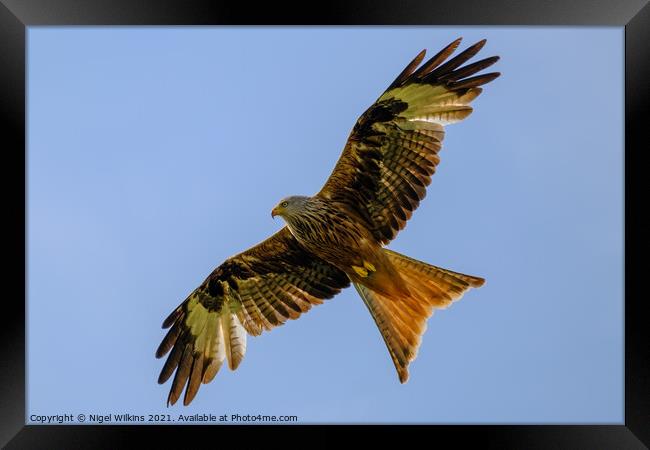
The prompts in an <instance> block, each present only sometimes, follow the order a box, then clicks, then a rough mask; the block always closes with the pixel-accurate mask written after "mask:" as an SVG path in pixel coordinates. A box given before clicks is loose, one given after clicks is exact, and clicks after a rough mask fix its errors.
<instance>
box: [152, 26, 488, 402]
mask: <svg viewBox="0 0 650 450" xmlns="http://www.w3.org/2000/svg"><path fill="white" fill-rule="evenodd" d="M459 44H460V39H457V40H456V41H454V42H452V43H451V44H449V45H448V46H447V47H445V48H444V49H442V50H441V51H440V52H438V53H437V54H436V55H435V56H433V57H432V58H431V59H429V60H428V61H427V62H425V63H424V64H423V65H422V66H420V67H419V68H418V66H419V65H420V63H421V62H422V60H423V59H424V54H425V52H424V51H422V52H420V53H419V54H418V55H417V56H416V57H415V59H414V60H413V61H412V62H411V63H410V64H409V65H408V66H407V67H406V68H405V69H404V70H403V71H402V72H401V73H400V74H399V75H398V77H397V78H396V79H395V81H393V83H391V84H390V85H389V87H388V89H387V90H386V91H385V92H384V93H383V94H382V95H381V96H380V97H379V98H378V99H377V101H376V102H375V103H374V104H373V105H372V106H370V108H368V109H367V110H366V111H365V112H364V113H363V114H362V115H361V117H360V118H359V120H358V121H357V122H356V124H355V125H354V128H353V129H352V132H351V133H350V136H349V138H348V141H347V143H346V145H345V148H344V150H343V154H342V155H341V157H340V158H339V161H338V163H337V164H336V167H335V168H334V171H333V172H332V174H331V176H330V177H329V179H328V180H327V181H326V182H325V185H324V186H323V188H322V189H321V190H320V192H318V193H317V194H316V195H314V196H312V197H303V196H293V197H288V198H286V199H284V200H282V201H281V202H280V203H279V204H278V205H277V206H276V207H275V208H274V209H273V212H272V214H273V215H274V216H275V215H279V216H281V217H282V218H283V219H285V221H286V222H287V226H286V227H285V228H283V229H282V230H280V231H279V232H277V233H276V234H274V235H273V236H271V237H270V238H268V239H267V240H265V241H264V242H262V243H260V244H258V245H256V246H254V247H252V248H250V249H248V250H246V251H245V252H243V253H240V254H239V255H236V256H233V257H231V258H228V259H227V260H226V261H225V262H224V263H223V264H221V265H220V266H219V267H217V268H216V269H215V270H214V271H213V272H212V273H211V274H210V275H209V276H208V277H207V278H206V280H205V281H204V282H203V283H202V284H201V285H200V286H199V287H198V288H196V289H195V290H194V291H193V292H192V293H191V294H190V296H189V297H188V298H187V299H186V300H185V301H184V302H183V303H182V304H181V305H180V306H179V307H178V308H176V309H175V310H174V311H173V312H172V313H171V314H170V315H169V317H168V318H167V319H166V320H165V321H164V323H163V327H165V328H169V331H168V333H167V335H166V336H165V338H164V339H163V341H162V342H161V344H160V346H159V347H158V350H157V352H156V357H158V358H161V357H163V356H164V355H166V354H167V353H168V352H170V351H171V353H170V355H169V356H168V358H167V360H166V362H165V364H164V366H163V368H162V371H161V373H160V376H159V379H158V382H159V383H164V382H165V381H167V380H168V379H169V378H170V377H171V376H172V375H173V374H174V373H175V375H174V379H173V381H172V385H171V389H170V392H169V396H168V404H169V403H170V404H174V403H175V402H176V401H177V400H178V399H179V398H180V395H181V394H182V392H183V390H184V389H185V396H184V399H183V403H184V404H185V405H187V404H189V403H190V402H191V401H192V399H193V398H194V396H195V395H196V393H197V391H198V389H199V387H200V385H201V383H208V382H210V381H211V380H212V379H213V378H214V376H215V375H216V374H217V372H218V371H219V369H220V367H221V365H222V363H223V361H224V360H227V361H228V365H229V367H230V369H232V370H234V369H236V368H237V367H238V365H239V364H240V362H241V360H242V358H243V357H244V353H245V351H246V334H247V333H248V334H252V335H259V334H260V333H261V332H262V331H263V330H270V329H271V328H273V327H276V326H279V325H282V324H284V323H285V322H286V321H287V320H288V319H296V318H298V317H299V316H300V315H301V314H302V313H304V312H306V311H308V310H309V309H310V308H311V307H312V305H316V304H320V303H322V301H323V300H325V299H329V298H331V297H333V296H335V295H336V294H337V293H339V292H340V291H341V290H342V289H344V288H346V287H348V286H349V285H350V282H352V283H353V284H354V286H355V288H356V289H357V291H358V292H359V294H360V296H361V298H362V299H363V301H364V303H365V304H366V306H367V307H368V310H369V311H370V313H371V314H372V316H373V318H374V320H375V322H376V324H377V326H378V328H379V331H380V332H381V335H382V337H383V339H384V341H385V343H386V346H387V347H388V350H389V353H390V355H391V358H392V360H393V363H394V364H395V367H396V369H397V372H398V376H399V379H400V381H401V382H405V381H406V380H407V379H408V365H409V363H410V362H411V361H413V359H414V358H415V356H416V354H417V351H418V348H419V345H420V342H421V339H422V335H423V333H424V331H425V329H426V321H427V319H428V318H429V317H430V316H431V314H432V313H433V311H434V310H435V309H440V308H445V307H447V306H449V305H450V304H451V303H452V302H453V301H454V300H457V299H459V298H460V297H461V296H462V295H463V293H464V292H465V291H466V290H467V289H469V288H470V287H479V286H481V285H482V284H483V282H484V280H483V279H482V278H479V277H473V276H470V275H464V274H461V273H458V272H452V271H450V270H446V269H442V268H440V267H435V266H431V265H429V264H426V263H423V262H420V261H416V260H414V259H411V258H408V257H406V256H404V255H400V254H398V253H396V252H393V251H390V250H388V249H385V248H383V246H384V245H386V244H387V243H388V242H390V241H391V240H392V239H394V238H395V236H396V235H397V233H398V232H399V231H400V230H402V229H403V228H404V227H405V225H406V222H407V221H408V219H409V218H410V217H411V215H412V213H413V211H415V209H416V208H417V207H418V205H419V204H420V201H421V200H422V199H423V198H424V196H425V195H426V187H427V186H428V185H429V183H430V182H431V176H432V175H433V173H434V172H435V169H436V166H437V164H438V162H439V161H440V158H439V157H438V151H439V150H440V148H441V145H442V140H443V137H444V128H443V126H444V125H447V124H450V123H454V122H458V121H460V120H462V119H464V118H465V117H467V116H468V115H469V114H470V113H471V112H472V108H471V107H470V106H469V104H470V103H471V102H472V100H474V99H475V98H476V97H477V96H478V95H479V94H480V93H481V88H480V87H479V86H481V85H483V84H486V83H488V82H490V81H492V80H494V79H495V78H496V77H498V76H499V74H498V73H488V74H483V75H477V76H473V75H475V74H477V73H478V72H480V71H481V70H483V69H485V68H487V67H489V66H490V65H492V64H494V63H495V62H496V61H497V60H498V57H491V58H486V59H483V60H480V61H478V62H475V63H472V64H468V65H465V66H463V64H464V63H465V62H467V61H468V60H469V59H471V58H472V57H473V56H474V55H476V53H478V51H479V50H480V49H481V48H482V47H483V45H484V44H485V41H484V40H483V41H480V42H478V43H476V44H474V45H472V46H471V47H469V48H467V49H466V50H465V51H463V52H462V53H460V54H458V55H457V56H456V57H455V58H452V59H450V60H448V61H447V59H448V58H449V56H451V54H452V53H453V52H454V51H455V50H456V48H457V47H458V45H459ZM445 61H447V62H445Z"/></svg>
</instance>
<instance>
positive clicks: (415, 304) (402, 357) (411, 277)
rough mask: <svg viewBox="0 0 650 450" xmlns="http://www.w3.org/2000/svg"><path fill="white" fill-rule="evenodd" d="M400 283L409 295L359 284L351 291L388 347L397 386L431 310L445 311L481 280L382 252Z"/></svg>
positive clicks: (479, 283) (406, 370) (410, 359)
mask: <svg viewBox="0 0 650 450" xmlns="http://www.w3.org/2000/svg"><path fill="white" fill-rule="evenodd" d="M383 251H384V252H385V255H386V256H387V257H388V259H389V260H390V262H391V263H392V265H393V266H394V267H395V269H396V270H397V271H398V272H399V274H400V276H401V277H402V279H403V280H404V282H405V284H406V286H407V288H408V291H409V293H408V294H402V295H391V296H388V295H385V294H383V293H379V292H377V291H374V290H371V289H370V288H368V287H366V286H363V285H361V284H359V283H354V287H355V288H356V289H357V291H358V292H359V295H361V298H362V299H363V301H364V303H365V304H366V306H367V307H368V310H369V311H370V314H372V317H373V319H375V323H376V324H377V327H378V328H379V331H380V332H381V335H382V337H383V338H384V342H386V346H387V347H388V351H389V352H390V356H391V358H392V359H393V363H394V364H395V368H396V369H397V373H398V376H399V380H400V382H401V383H405V382H406V381H407V380H408V377H409V373H408V365H409V364H410V362H411V361H413V360H414V359H415V357H416V356H417V352H418V348H419V347H420V342H421V340H422V335H423V334H424V332H425V330H426V327H427V319H428V318H429V317H431V315H432V314H433V311H434V310H435V309H440V308H446V307H447V306H449V305H450V304H451V303H452V302H454V301H455V300H458V299H460V298H461V297H462V296H463V293H464V292H465V291H466V290H467V289H469V288H471V287H480V286H482V285H483V283H484V282H485V280H484V279H483V278H479V277H474V276H471V275H465V274H462V273H458V272H452V271H451V270H447V269H442V268H440V267H436V266H432V265H430V264H426V263H423V262H421V261H417V260H415V259H412V258H409V257H408V256H404V255H401V254H399V253H396V252H393V251H391V250H388V249H383Z"/></svg>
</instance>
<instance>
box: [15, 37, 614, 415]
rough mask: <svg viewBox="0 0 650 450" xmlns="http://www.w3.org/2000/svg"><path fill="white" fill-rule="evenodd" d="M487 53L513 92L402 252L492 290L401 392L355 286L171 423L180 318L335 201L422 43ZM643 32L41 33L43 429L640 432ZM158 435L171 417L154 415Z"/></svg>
mask: <svg viewBox="0 0 650 450" xmlns="http://www.w3.org/2000/svg"><path fill="white" fill-rule="evenodd" d="M459 36H462V37H463V38H464V41H463V44H462V47H461V48H464V47H466V46H467V45H469V44H472V43H474V42H476V41H477V40H479V39H482V38H487V39H488V43H487V45H486V46H485V48H484V49H483V50H482V52H481V55H483V56H484V57H487V56H491V55H495V54H496V55H499V56H501V60H500V61H499V62H498V63H497V65H496V68H497V69H496V70H499V71H501V72H502V76H501V77H500V78H499V79H497V80H496V81H494V82H492V83H490V84H489V85H487V86H486V88H485V91H484V93H483V95H482V96H480V97H479V98H478V99H477V100H476V101H475V102H474V107H475V111H474V114H472V115H471V116H470V117H469V118H468V119H466V120H465V121H463V122H461V123H458V124H454V125H451V126H448V127H447V129H446V131H447V134H446V138H445V142H444V146H443V149H442V151H441V153H440V156H441V163H440V165H439V167H438V171H437V173H436V175H435V176H434V177H433V180H432V183H431V185H430V187H429V190H428V195H427V198H426V199H425V200H424V201H423V203H422V204H421V207H420V208H419V209H418V210H417V212H416V213H415V214H414V216H413V219H412V220H411V221H410V223H409V225H408V226H407V227H406V229H405V230H404V231H403V232H402V233H401V234H400V235H399V236H398V238H397V239H396V240H395V241H393V243H391V245H390V248H392V249H394V250H396V251H399V252H401V253H405V254H407V255H410V256H412V257H415V258H417V259H420V260H423V261H427V262H430V263H432V264H435V265H438V266H442V267H446V268H449V269H452V270H456V271H460V272H466V273H469V274H474V275H479V276H483V277H485V278H486V279H487V282H486V284H485V286H483V287H482V288H480V289H477V290H472V291H470V292H469V293H468V294H466V295H465V297H464V298H463V299H462V300H461V301H460V302H457V303H455V304H454V305H453V306H452V307H450V308H449V309H447V310H444V311H439V312H437V313H436V314H435V315H434V316H433V317H432V318H431V319H430V320H429V322H428V325H429V326H428V330H427V332H426V334H425V336H424V339H423V343H422V347H421V348H420V352H419V355H418V358H417V359H416V360H415V361H414V362H413V363H412V364H411V366H410V372H411V378H410V380H409V382H408V383H407V384H405V385H400V383H399V382H398V380H397V376H396V373H395V370H394V368H393V365H392V362H391V360H390V357H389V355H388V352H387V350H386V348H385V346H384V343H383V341H382V339H381V337H380V334H379V332H378V330H377V329H376V326H375V324H374V322H373V320H372V318H371V317H370V315H369V314H368V312H367V310H366V308H365V306H364V305H363V303H362V301H361V299H360V298H358V295H357V293H356V292H355V291H354V290H353V289H348V290H347V291H345V292H343V293H342V294H340V295H339V296H337V297H335V298H334V299H333V300H331V301H328V302H326V303H325V304H323V305H321V306H318V307H316V308H314V309H312V311H310V312H309V313H308V314H306V315H303V316H302V317H301V318H300V319H299V320H297V321H291V322H289V323H287V324H286V325H284V326H283V327H280V328H277V329H275V330H273V331H272V332H269V333H265V334H263V335H262V336H260V337H249V340H248V350H247V354H246V357H245V358H244V361H243V363H242V364H241V366H240V367H239V368H238V369H237V371H235V372H231V371H229V370H228V369H227V368H224V369H222V371H221V372H220V373H219V374H218V375H217V377H216V378H215V380H214V381H213V382H212V383H211V384H208V385H204V386H202V387H201V390H200V391H199V394H198V396H197V397H196V399H195V400H194V402H193V403H192V405H191V406H190V407H183V406H182V405H177V406H174V407H172V408H167V407H166V406H165V400H166V396H167V392H168V389H169V383H167V384H165V385H163V386H160V385H158V384H157V383H156V379H157V376H158V373H159V371H160V368H161V367H162V364H163V361H162V360H157V359H155V358H154V352H155V349H156V347H157V346H158V343H159V342H160V340H161V339H162V337H163V336H164V330H161V328H160V325H161V323H162V320H163V319H164V318H165V317H166V316H167V314H168V313H169V312H170V311H171V310H172V309H173V308H174V307H176V306H177V304H179V303H180V302H181V301H182V300H183V299H184V298H185V297H186V296H187V294H188V293H189V292H191V291H192V289H194V287H196V286H197V285H198V284H199V283H200V282H201V281H202V280H203V279H204V278H205V276H206V275H207V274H208V273H209V272H211V271H212V269H213V268H214V267H216V266H217V265H218V264H220V263H221V262H222V261H223V260H224V259H225V258H227V257H228V256H231V255H233V254H235V253H238V252H240V251H242V250H244V249H246V248H248V247H250V246H251V245H252V244H255V243H257V242H259V241H261V240H262V239H264V238H266V237H267V236H268V235H270V234H271V233H273V232H274V231H276V230H277V229H279V228H280V227H281V226H282V223H281V222H280V221H279V220H275V221H273V220H272V219H271V217H270V210H271V208H272V207H273V206H274V205H275V203H276V202H277V201H278V200H279V199H280V198H282V197H285V196H287V195H292V194H304V195H311V194H313V193H315V192H316V191H317V190H318V189H319V188H320V186H321V185H322V183H323V182H324V180H325V179H326V178H327V176H328V174H329V173H330V172H331V170H332V168H333V166H334V164H335V162H336V160H337V159H338V156H339V154H340V152H341V149H342V147H343V145H344V143H345V140H346V138H347V135H348V133H349V131H350V129H351V127H352V125H353V124H354V122H355V121H356V119H357V117H358V116H359V115H360V114H361V113H362V112H363V111H364V110H365V108H366V107H368V106H369V105H370V104H371V103H372V102H373V101H374V100H375V99H376V98H377V97H378V96H379V95H380V94H381V92H383V90H384V89H385V88H386V87H387V86H388V84H389V83H390V82H391V81H392V80H393V79H394V78H395V76H396V75H397V74H398V73H399V72H400V71H401V70H402V69H403V68H404V66H405V65H406V64H407V63H408V62H409V61H410V60H411V59H412V58H413V57H414V56H415V55H416V54H417V53H418V52H419V51H420V50H421V49H422V48H427V49H428V50H429V54H430V55H431V54H434V53H435V52H437V51H438V50H439V49H440V48H441V47H442V46H444V45H446V44H447V43H449V42H451V41H452V40H454V39H455V38H456V37H459ZM623 36H624V34H623V28H612V27H608V28H586V27H579V28H560V27H544V28H541V27H531V28H526V27H508V28H498V27H484V28H480V27H465V28H463V27H412V28H408V27H401V28H395V27H374V28H363V27H354V28H339V27H332V28H313V27H302V28H301V27H298V28H272V27H261V28H253V27H227V28H212V27H203V28H183V27H170V28H131V27H119V28H80V27H75V28H57V27H30V28H29V29H28V150H27V192H28V204H27V221H28V244H27V245H28V249H27V252H28V253H27V256H28V305H27V312H28V331H27V338H28V393H27V394H28V419H29V415H31V414H41V415H45V414H65V413H68V414H75V415H76V414H80V413H84V414H116V413H122V414H123V413H130V414H135V415H145V416H147V415H148V414H171V415H172V417H175V416H176V415H177V414H179V413H184V414H194V413H212V414H217V415H220V414H242V415H243V414H267V415H271V414H275V415H285V414H287V415H297V416H298V417H299V421H300V422H301V423H379V422H382V423H401V422H422V423H622V422H623V406H624V397H623V392H624V391H623V123H624V122H623ZM146 418H148V416H147V417H146Z"/></svg>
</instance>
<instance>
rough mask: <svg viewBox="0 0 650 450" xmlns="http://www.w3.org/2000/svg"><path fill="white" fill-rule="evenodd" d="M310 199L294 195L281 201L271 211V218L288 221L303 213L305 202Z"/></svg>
mask: <svg viewBox="0 0 650 450" xmlns="http://www.w3.org/2000/svg"><path fill="white" fill-rule="evenodd" d="M307 200H309V197H303V196H301V195H293V196H291V197H286V198H283V199H282V200H280V202H279V203H278V204H277V205H276V206H275V208H273V209H272V210H271V217H275V216H280V217H282V218H283V219H285V220H286V219H288V218H290V217H292V216H293V215H295V214H297V213H299V212H300V211H302V209H303V206H304V204H305V202H307Z"/></svg>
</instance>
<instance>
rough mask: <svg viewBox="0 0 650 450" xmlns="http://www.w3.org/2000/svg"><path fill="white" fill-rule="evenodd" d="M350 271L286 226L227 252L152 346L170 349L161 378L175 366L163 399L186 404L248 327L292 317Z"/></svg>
mask: <svg viewBox="0 0 650 450" xmlns="http://www.w3.org/2000/svg"><path fill="white" fill-rule="evenodd" d="M349 284H350V280H349V279H348V277H347V275H346V274H345V273H344V272H342V271H340V270H339V269H337V268H336V267H334V266H332V265H330V264H328V263H326V262H325V261H323V260H322V259H320V258H318V257H316V256H314V255H312V254H311V253H308V252H306V251H305V250H303V249H302V248H301V247H300V246H299V244H298V242H297V241H296V239H295V238H294V237H293V236H292V235H291V233H290V232H289V230H288V229H287V228H286V227H285V228H283V229H282V230H280V231H278V232H277V233H276V234H274V235H273V236H271V237H270V238H268V239H267V240H265V241H264V242H262V243H260V244H258V245H256V246H254V247H252V248H250V249H248V250H246V251H245V252H243V253H240V254H239V255H236V256H233V257H231V258H228V259H227V260H226V261H225V262H224V263H223V264H221V265H220V266H219V267H217V268H216V269H215V270H214V271H213V272H212V273H211V274H210V276H208V278H206V280H205V281H204V282H203V283H202V284H201V285H200V286H199V287H198V288H196V289H195V290H194V292H192V294H190V296H189V297H188V298H187V300H185V301H184V302H183V303H182V304H181V305H180V306H178V308H176V309H175V310H174V311H173V312H172V313H171V314H170V315H169V317H167V319H165V321H164V323H163V328H168V327H171V328H170V330H169V332H168V333H167V335H166V336H165V338H164V339H163V341H162V342H161V344H160V346H159V347H158V350H157V352H156V357H157V358H162V357H163V356H164V355H166V354H167V352H169V351H170V350H171V354H170V355H169V357H168V358H167V361H166V362H165V365H164V366H163V368H162V371H161V372H160V376H159V378H158V382H159V383H161V384H162V383H164V382H165V381H167V380H168V379H169V377H171V375H172V374H173V373H174V371H176V375H175V377H174V381H173V382H172V386H171V389H170V392H169V397H168V399H167V403H168V404H169V403H171V404H172V405H173V404H174V403H176V401H177V400H178V398H179V397H180V394H181V392H182V391H183V388H184V387H185V386H186V385H187V388H186V390H185V397H184V399H183V403H184V404H185V405H188V404H189V403H190V402H191V401H192V399H193V398H194V396H195V395H196V393H197V392H198V390H199V387H200V385H201V383H209V382H210V381H212V379H213V378H214V376H215V375H216V374H217V372H218V371H219V368H220V367H221V364H222V363H223V361H224V359H227V360H228V365H229V367H230V369H231V370H235V369H236V368H237V366H238V365H239V363H240V362H241V360H242V358H243V357H244V353H245V352H246V332H248V333H250V334H252V335H259V334H260V333H261V332H262V330H270V329H271V328H273V327H275V326H278V325H282V324H283V323H285V322H286V320H287V319H296V318H298V317H299V316H300V315H301V314H302V313H304V312H306V311H308V310H309V309H310V308H311V307H312V305H317V304H320V303H322V301H323V300H324V299H328V298H331V297H333V296H334V295H336V294H338V293H339V292H340V291H341V289H343V288H345V287H347V286H349Z"/></svg>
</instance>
